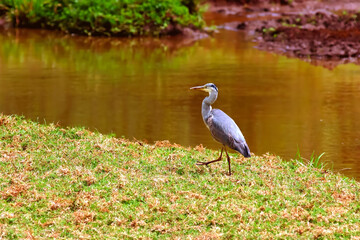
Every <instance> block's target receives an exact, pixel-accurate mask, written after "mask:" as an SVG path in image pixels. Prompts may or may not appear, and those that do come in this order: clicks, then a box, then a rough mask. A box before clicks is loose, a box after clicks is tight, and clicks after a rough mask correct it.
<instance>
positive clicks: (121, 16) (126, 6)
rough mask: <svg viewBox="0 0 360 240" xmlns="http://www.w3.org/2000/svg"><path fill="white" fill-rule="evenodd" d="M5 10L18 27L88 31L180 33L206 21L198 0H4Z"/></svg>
mask: <svg viewBox="0 0 360 240" xmlns="http://www.w3.org/2000/svg"><path fill="white" fill-rule="evenodd" d="M1 12H2V13H3V14H4V12H7V15H8V16H9V18H10V19H11V21H12V23H13V24H14V25H15V26H17V27H35V28H47V29H59V30H62V31H65V32H68V33H80V34H86V35H109V36H110V35H111V36H134V35H161V34H177V33H179V32H181V31H182V29H183V28H185V27H190V28H193V29H201V28H202V27H203V24H204V22H203V20H202V17H201V13H200V10H199V7H198V1H197V0H144V1H137V0H107V1H102V0H80V1H77V0H65V1H64V0H54V1H46V0H2V1H0V13H1Z"/></svg>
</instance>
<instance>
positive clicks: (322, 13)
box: [210, 1, 360, 68]
mask: <svg viewBox="0 0 360 240" xmlns="http://www.w3.org/2000/svg"><path fill="white" fill-rule="evenodd" d="M251 2H252V3H249V4H236V5H231V4H234V2H232V3H231V4H228V5H222V4H221V3H223V1H222V2H220V1H215V2H214V4H213V6H212V7H210V9H211V10H212V11H215V12H217V13H221V14H227V15H234V16H239V17H243V18H244V20H242V21H235V22H231V23H226V24H224V25H222V27H223V28H227V29H231V30H244V31H246V32H247V34H248V35H249V36H251V38H252V39H254V40H255V41H256V42H258V48H259V49H262V50H267V51H273V52H276V53H280V54H285V55H287V56H291V57H299V58H303V59H306V60H307V61H311V62H313V63H314V64H321V65H325V66H326V67H329V68H332V67H334V66H336V65H337V64H340V63H344V62H355V63H359V62H360V61H359V60H358V58H359V57H360V13H359V12H357V11H354V10H353V9H360V3H358V2H355V1H342V2H341V3H338V2H335V1H322V2H319V1H294V2H292V3H288V2H283V3H282V4H269V2H270V1H265V2H263V3H261V4H260V3H258V2H257V1H251Z"/></svg>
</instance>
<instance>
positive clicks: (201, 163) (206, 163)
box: [196, 147, 224, 166]
mask: <svg viewBox="0 0 360 240" xmlns="http://www.w3.org/2000/svg"><path fill="white" fill-rule="evenodd" d="M223 150H224V147H222V148H221V153H220V157H219V158H218V159H215V160H212V161H209V162H197V163H196V165H206V166H207V165H208V164H210V163H214V162H218V161H221V158H222V154H223Z"/></svg>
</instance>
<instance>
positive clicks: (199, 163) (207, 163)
mask: <svg viewBox="0 0 360 240" xmlns="http://www.w3.org/2000/svg"><path fill="white" fill-rule="evenodd" d="M209 164H210V162H197V163H196V165H199V166H201V165H205V166H207V165H209Z"/></svg>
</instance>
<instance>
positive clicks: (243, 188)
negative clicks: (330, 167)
mask: <svg viewBox="0 0 360 240" xmlns="http://www.w3.org/2000/svg"><path fill="white" fill-rule="evenodd" d="M217 155H218V152H215V151H210V150H207V149H204V148H203V147H201V146H198V147H196V148H195V149H190V148H184V147H181V146H177V145H173V144H169V143H168V142H166V141H162V142H157V143H156V144H154V145H149V144H145V143H142V142H138V141H134V142H132V141H128V140H125V139H118V138H114V137H111V136H106V135H102V134H99V133H94V132H90V131H88V130H85V129H83V128H66V129H63V128H59V127H57V126H55V125H53V124H50V125H40V124H37V123H34V122H31V121H27V120H24V119H23V118H20V117H16V116H4V115H0V238H7V239H17V238H25V237H28V238H32V237H33V238H36V239H41V238H64V239H65V238H92V239H105V238H106V239H116V238H117V239H119V238H121V239H124V238H125V239H127V238H140V237H142V238H163V239H165V238H178V239H184V237H185V236H191V237H194V238H195V237H198V238H199V239H211V238H212V239H217V238H230V239H231V238H238V237H241V238H249V239H250V238H251V239H253V238H304V239H308V238H317V237H324V238H330V239H331V238H343V237H346V238H350V237H351V236H360V183H358V182H356V181H353V180H350V179H348V178H346V177H344V176H341V175H339V174H334V173H331V172H328V171H325V170H320V169H316V168H313V167H311V166H310V165H303V164H302V163H299V162H295V161H288V162H285V161H282V160H281V159H279V158H278V157H276V156H271V155H264V156H261V157H260V156H254V157H252V158H250V159H245V158H241V157H240V156H239V155H232V157H233V165H232V167H233V175H232V176H230V177H229V176H227V175H226V171H227V165H226V164H227V163H226V161H223V162H222V163H219V164H214V165H212V166H211V167H210V168H206V167H199V166H196V165H195V162H196V161H197V160H208V159H213V158H216V157H217Z"/></svg>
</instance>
